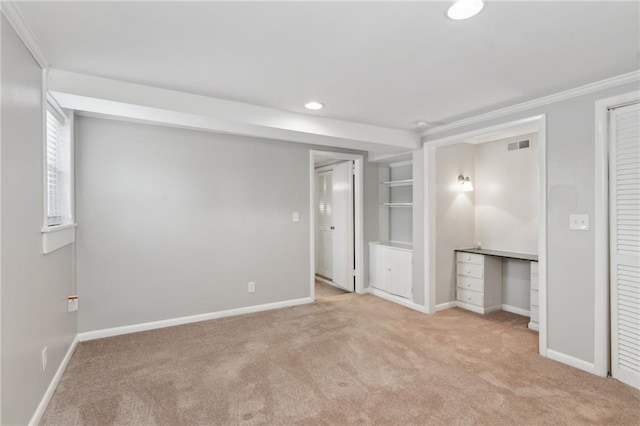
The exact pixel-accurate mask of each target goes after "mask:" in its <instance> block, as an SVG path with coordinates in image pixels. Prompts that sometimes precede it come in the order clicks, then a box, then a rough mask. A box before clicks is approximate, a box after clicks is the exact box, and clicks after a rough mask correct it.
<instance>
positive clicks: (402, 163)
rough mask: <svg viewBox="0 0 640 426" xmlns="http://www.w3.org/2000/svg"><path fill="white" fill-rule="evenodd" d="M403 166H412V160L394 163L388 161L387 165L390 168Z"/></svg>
mask: <svg viewBox="0 0 640 426" xmlns="http://www.w3.org/2000/svg"><path fill="white" fill-rule="evenodd" d="M404 166H413V160H406V161H396V162H395V163H389V167H391V168H394V167H404Z"/></svg>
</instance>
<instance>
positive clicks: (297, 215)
mask: <svg viewBox="0 0 640 426" xmlns="http://www.w3.org/2000/svg"><path fill="white" fill-rule="evenodd" d="M293 221H294V222H300V213H299V212H293Z"/></svg>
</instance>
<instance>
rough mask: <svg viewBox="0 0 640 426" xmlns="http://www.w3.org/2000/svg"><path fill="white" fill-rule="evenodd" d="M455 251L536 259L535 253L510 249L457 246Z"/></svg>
mask: <svg viewBox="0 0 640 426" xmlns="http://www.w3.org/2000/svg"><path fill="white" fill-rule="evenodd" d="M455 251H461V252H464V253H475V254H484V255H486V256H497V257H508V258H509V259H521V260H530V261H534V262H537V261H538V255H537V254H529V253H515V252H512V251H500V250H489V249H477V248H458V249H455Z"/></svg>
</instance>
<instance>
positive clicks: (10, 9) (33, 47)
mask: <svg viewBox="0 0 640 426" xmlns="http://www.w3.org/2000/svg"><path fill="white" fill-rule="evenodd" d="M0 9H1V10H2V13H3V14H4V16H6V18H7V20H8V21H9V23H10V24H11V26H12V27H13V29H15V30H16V32H17V33H18V36H19V37H20V39H21V40H22V42H23V43H24V44H25V46H27V49H29V52H31V55H33V58H34V59H35V60H36V62H37V63H38V65H40V68H42V69H44V68H47V66H48V65H49V63H48V62H47V58H46V57H45V56H44V53H42V50H40V46H39V45H38V42H37V39H36V36H35V35H34V34H33V31H32V30H31V27H30V26H29V24H27V22H26V21H25V20H24V16H22V12H20V9H18V7H17V6H16V3H15V1H13V0H3V1H1V2H0Z"/></svg>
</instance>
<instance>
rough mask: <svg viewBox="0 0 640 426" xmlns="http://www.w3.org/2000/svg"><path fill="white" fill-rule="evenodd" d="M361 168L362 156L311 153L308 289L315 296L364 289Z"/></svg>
mask: <svg viewBox="0 0 640 426" xmlns="http://www.w3.org/2000/svg"><path fill="white" fill-rule="evenodd" d="M363 166H364V158H363V156H361V155H355V154H345V153H338V152H329V151H311V153H310V186H309V187H310V211H311V222H310V225H311V226H310V228H311V229H310V234H311V246H310V253H311V263H310V264H311V279H310V281H311V282H310V291H311V296H312V298H313V299H314V300H315V299H316V297H331V296H333V295H339V294H344V293H353V292H357V293H362V291H363V267H362V265H363V247H362V245H363V237H362V232H363V221H362V218H363V216H362V211H363ZM316 293H318V294H316Z"/></svg>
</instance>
